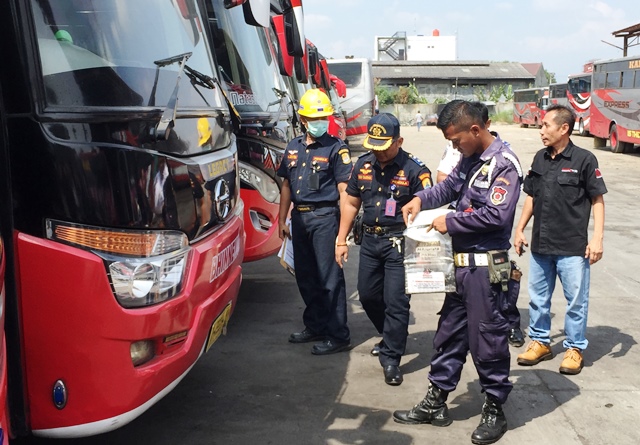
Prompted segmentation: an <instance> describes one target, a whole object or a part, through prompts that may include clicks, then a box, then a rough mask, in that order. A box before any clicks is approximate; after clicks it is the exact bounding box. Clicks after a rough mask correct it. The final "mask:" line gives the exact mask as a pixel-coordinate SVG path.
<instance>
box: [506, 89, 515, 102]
mask: <svg viewBox="0 0 640 445" xmlns="http://www.w3.org/2000/svg"><path fill="white" fill-rule="evenodd" d="M504 99H505V100H506V101H507V102H509V101H512V100H513V85H507V87H506V88H505V89H504Z"/></svg>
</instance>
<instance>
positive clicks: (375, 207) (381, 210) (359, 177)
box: [347, 148, 431, 226]
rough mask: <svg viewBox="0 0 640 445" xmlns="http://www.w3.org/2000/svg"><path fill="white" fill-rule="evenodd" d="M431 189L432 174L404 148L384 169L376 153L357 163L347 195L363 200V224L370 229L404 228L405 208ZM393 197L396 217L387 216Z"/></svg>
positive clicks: (363, 156) (361, 157)
mask: <svg viewBox="0 0 640 445" xmlns="http://www.w3.org/2000/svg"><path fill="white" fill-rule="evenodd" d="M429 187H431V172H430V171H429V169H428V168H427V167H426V166H425V165H424V164H423V163H422V161H420V160H419V159H417V158H416V157H414V156H413V155H411V154H409V153H407V152H406V151H404V150H403V149H402V148H400V150H399V151H398V154H397V156H396V157H395V158H394V159H393V161H391V162H390V163H389V164H387V165H386V166H385V168H384V169H382V168H380V163H379V162H378V160H377V159H376V157H375V155H374V154H373V152H368V153H365V154H364V155H362V156H360V157H359V158H358V160H357V161H356V164H355V166H354V168H353V174H352V175H351V179H350V180H349V184H348V185H347V193H348V194H349V195H351V196H355V197H357V198H360V199H361V200H362V208H363V212H364V215H363V222H364V223H365V224H366V225H369V226H394V225H399V224H403V219H402V210H401V209H402V206H403V205H405V204H406V203H408V202H409V201H411V200H412V199H413V195H414V194H415V193H416V192H418V191H420V190H422V189H423V188H429ZM392 195H393V199H394V200H395V201H396V208H395V215H394V216H385V206H386V203H387V200H388V199H389V198H390V197H391V196H392Z"/></svg>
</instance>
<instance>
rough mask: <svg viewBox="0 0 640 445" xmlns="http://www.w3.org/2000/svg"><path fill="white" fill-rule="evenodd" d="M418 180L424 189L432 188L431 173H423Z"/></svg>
mask: <svg viewBox="0 0 640 445" xmlns="http://www.w3.org/2000/svg"><path fill="white" fill-rule="evenodd" d="M418 179H420V181H421V182H422V188H425V189H428V188H431V173H423V174H421V175H420V176H418Z"/></svg>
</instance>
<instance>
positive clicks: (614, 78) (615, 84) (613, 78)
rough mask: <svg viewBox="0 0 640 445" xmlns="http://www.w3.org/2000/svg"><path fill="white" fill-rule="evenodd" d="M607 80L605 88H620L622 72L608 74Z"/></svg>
mask: <svg viewBox="0 0 640 445" xmlns="http://www.w3.org/2000/svg"><path fill="white" fill-rule="evenodd" d="M606 76H607V80H606V82H605V88H619V87H620V72H619V71H616V72H613V73H607V74H606Z"/></svg>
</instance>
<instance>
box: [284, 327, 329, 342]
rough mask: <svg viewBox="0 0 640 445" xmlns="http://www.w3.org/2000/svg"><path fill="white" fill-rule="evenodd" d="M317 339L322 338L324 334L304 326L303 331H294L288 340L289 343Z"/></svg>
mask: <svg viewBox="0 0 640 445" xmlns="http://www.w3.org/2000/svg"><path fill="white" fill-rule="evenodd" d="M319 340H324V335H320V334H316V333H315V332H313V331H312V330H310V329H309V328H304V331H302V332H294V333H293V334H291V335H290V336H289V342H291V343H309V342H311V341H319Z"/></svg>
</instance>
